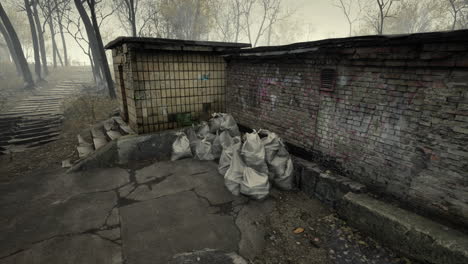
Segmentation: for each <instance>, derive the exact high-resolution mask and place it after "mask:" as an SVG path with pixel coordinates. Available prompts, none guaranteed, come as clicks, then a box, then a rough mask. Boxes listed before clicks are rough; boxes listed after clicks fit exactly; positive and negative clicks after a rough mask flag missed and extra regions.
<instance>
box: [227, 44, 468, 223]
mask: <svg viewBox="0 0 468 264" xmlns="http://www.w3.org/2000/svg"><path fill="white" fill-rule="evenodd" d="M467 58H468V45H467V44H466V43H460V42H454V43H450V42H448V43H408V44H404V45H402V44H401V45H398V46H395V45H389V46H380V47H356V48H341V49H339V48H329V49H327V48H321V49H318V50H317V51H312V52H308V53H301V54H296V55H281V56H266V55H264V56H261V55H258V54H257V55H256V56H246V54H244V56H232V57H231V58H229V60H228V61H229V62H228V69H227V75H228V81H227V98H229V100H228V101H227V111H228V112H229V113H232V114H233V115H234V117H235V119H236V120H237V121H238V122H239V123H241V124H242V125H245V126H248V127H251V128H266V129H269V130H272V131H274V132H276V133H278V134H279V135H280V136H281V137H283V138H284V139H285V140H286V141H288V142H289V143H292V144H294V145H296V146H299V147H302V148H304V149H307V150H310V151H312V152H315V153H319V154H320V155H319V156H320V157H321V158H322V159H327V160H330V159H333V160H336V163H337V164H339V166H340V167H341V168H342V169H343V171H344V172H346V173H347V174H349V175H350V176H351V177H352V178H354V179H355V180H357V181H359V182H361V183H364V184H366V185H367V186H368V187H369V188H370V189H372V190H374V191H378V192H380V193H383V194H385V195H387V196H388V197H393V198H397V199H398V200H399V201H402V202H403V203H405V204H406V205H409V206H411V207H414V208H417V209H420V210H421V211H423V212H426V213H429V214H431V215H434V216H439V217H442V218H444V219H447V220H449V221H452V222H455V223H458V224H460V223H461V224H468V69H467V68H466V66H467V64H466V61H467ZM323 69H335V70H336V72H337V79H336V85H335V89H334V91H331V92H329V91H322V90H321V89H320V83H321V82H320V76H321V70H323Z"/></svg>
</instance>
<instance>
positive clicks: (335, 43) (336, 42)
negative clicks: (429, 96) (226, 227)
mask: <svg viewBox="0 0 468 264" xmlns="http://www.w3.org/2000/svg"><path fill="white" fill-rule="evenodd" d="M447 41H456V42H461V41H466V42H468V30H467V29H463V30H454V31H439V32H427V33H414V34H400V35H368V36H357V37H347V38H334V39H324V40H318V41H309V42H299V43H293V44H288V45H282V46H262V47H256V48H250V49H242V50H238V51H234V52H230V54H231V55H247V56H248V55H251V54H252V55H254V54H256V53H272V55H281V54H284V53H302V52H309V51H312V50H316V49H318V48H321V47H328V48H352V47H366V46H367V47H371V46H385V45H403V44H411V43H436V42H437V43H440V42H447ZM259 55H262V54H259Z"/></svg>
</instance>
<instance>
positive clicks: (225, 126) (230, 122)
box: [221, 114, 240, 137]
mask: <svg viewBox="0 0 468 264" xmlns="http://www.w3.org/2000/svg"><path fill="white" fill-rule="evenodd" d="M221 130H223V131H228V132H229V135H231V137H237V136H240V132H239V127H238V126H237V123H236V120H234V117H232V115H230V114H224V115H223V122H222V123H221Z"/></svg>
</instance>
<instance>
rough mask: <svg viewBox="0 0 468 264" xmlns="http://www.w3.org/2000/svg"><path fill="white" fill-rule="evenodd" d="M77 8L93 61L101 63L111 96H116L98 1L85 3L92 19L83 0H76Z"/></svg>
mask: <svg viewBox="0 0 468 264" xmlns="http://www.w3.org/2000/svg"><path fill="white" fill-rule="evenodd" d="M74 2H75V6H76V9H77V10H78V13H79V14H80V17H81V20H82V21H83V24H84V27H85V29H86V33H87V37H88V40H89V46H90V49H91V52H92V54H93V61H94V64H95V66H98V65H99V68H100V70H101V71H102V75H103V77H104V80H105V82H106V86H107V89H108V90H109V96H110V97H111V98H115V90H114V83H113V81H112V77H111V74H110V69H109V63H108V62H107V58H106V54H105V50H104V45H103V43H102V38H101V33H100V30H99V23H98V21H97V17H96V1H95V0H86V1H85V3H86V4H87V6H88V8H89V13H90V15H91V19H90V17H89V16H88V13H87V12H86V9H85V7H84V5H83V3H84V2H82V0H74Z"/></svg>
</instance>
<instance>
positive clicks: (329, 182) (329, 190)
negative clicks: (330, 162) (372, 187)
mask: <svg viewBox="0 0 468 264" xmlns="http://www.w3.org/2000/svg"><path fill="white" fill-rule="evenodd" d="M293 162H294V170H295V178H296V184H297V186H298V187H299V189H301V190H302V191H303V192H304V193H306V194H307V195H308V196H309V197H312V198H317V199H319V200H320V201H322V202H323V203H325V204H327V205H329V206H332V207H335V206H336V204H337V202H338V201H340V200H341V198H342V197H343V196H344V195H345V194H347V193H348V192H354V193H363V192H366V186H364V185H362V184H360V183H358V182H355V181H353V180H351V179H349V178H347V177H344V176H341V175H336V174H333V173H329V172H327V171H326V170H324V169H322V168H320V166H319V165H318V164H316V163H313V162H310V161H306V160H303V159H301V158H297V157H293Z"/></svg>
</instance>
